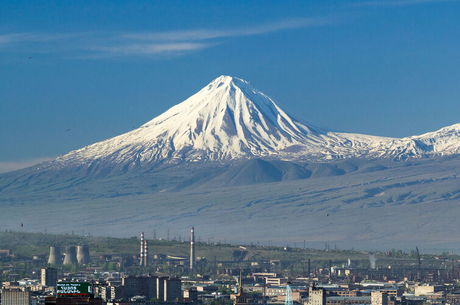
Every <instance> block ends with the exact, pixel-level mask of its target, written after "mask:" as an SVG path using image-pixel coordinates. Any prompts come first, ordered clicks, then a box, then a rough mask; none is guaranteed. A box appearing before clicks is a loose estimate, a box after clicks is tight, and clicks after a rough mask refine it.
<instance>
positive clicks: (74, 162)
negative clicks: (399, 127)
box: [34, 76, 460, 176]
mask: <svg viewBox="0 0 460 305" xmlns="http://www.w3.org/2000/svg"><path fill="white" fill-rule="evenodd" d="M459 152H460V124H457V125H453V126H450V127H446V128H443V129H441V130H439V131H437V132H432V133H427V134H425V135H421V136H414V137H408V138H403V139H393V138H384V137H376V136H368V135H361V134H350V133H338V132H329V131H326V130H324V129H320V128H317V127H314V126H312V125H311V124H308V123H305V122H302V121H301V120H299V119H297V118H294V117H293V116H291V115H289V114H287V113H286V112H285V111H283V110H282V109H281V108H280V107H279V106H277V105H276V104H275V102H274V101H273V100H271V99H270V98H269V97H267V96H266V95H265V94H263V93H262V92H260V91H258V90H257V89H255V88H254V87H252V86H251V85H250V84H249V83H248V82H246V81H244V80H241V79H238V78H234V77H230V76H220V77H218V78H216V79H215V80H213V81H212V82H211V83H209V84H208V85H207V86H206V87H204V88H203V89H201V90H200V91H199V92H198V93H196V94H194V95H193V96H191V97H190V98H188V99H187V100H185V101H184V102H182V103H180V104H178V105H176V106H174V107H172V108H170V109H169V110H168V111H166V112H164V113H163V114H161V115H160V116H158V117H156V118H154V119H153V120H151V121H149V122H147V123H146V124H144V125H142V126H141V127H140V128H138V129H135V130H133V131H130V132H128V133H125V134H122V135H119V136H117V137H114V138H111V139H108V140H105V141H102V142H99V143H95V144H92V145H89V146H86V147H84V148H82V149H78V150H75V151H72V152H70V153H68V154H66V155H63V156H60V157H58V158H57V159H55V160H53V161H51V162H47V163H46V162H45V163H43V164H41V165H40V166H35V167H34V168H35V171H44V170H52V171H56V170H70V171H76V170H80V171H82V170H83V171H85V172H88V173H91V174H92V175H102V176H103V175H106V174H108V173H110V172H112V171H116V172H120V171H121V172H126V171H130V170H133V169H138V168H144V169H146V168H152V167H155V166H157V165H160V164H165V163H166V164H177V163H181V162H202V161H219V162H226V161H232V160H239V159H251V158H261V157H262V158H271V159H282V160H291V161H294V160H297V161H298V160H304V161H316V162H324V161H331V160H340V159H347V158H367V159H376V158H389V159H397V160H401V159H408V158H421V157H429V156H443V155H451V154H458V153H459Z"/></svg>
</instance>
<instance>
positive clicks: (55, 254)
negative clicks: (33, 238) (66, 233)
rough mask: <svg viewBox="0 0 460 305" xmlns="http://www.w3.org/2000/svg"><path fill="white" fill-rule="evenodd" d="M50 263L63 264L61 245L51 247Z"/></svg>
mask: <svg viewBox="0 0 460 305" xmlns="http://www.w3.org/2000/svg"><path fill="white" fill-rule="evenodd" d="M48 264H50V265H60V264H62V259H61V251H60V249H59V247H50V257H49V258H48Z"/></svg>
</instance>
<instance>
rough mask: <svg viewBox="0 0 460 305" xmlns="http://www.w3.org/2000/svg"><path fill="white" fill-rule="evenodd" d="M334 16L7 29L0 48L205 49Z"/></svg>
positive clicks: (95, 53)
mask: <svg viewBox="0 0 460 305" xmlns="http://www.w3.org/2000/svg"><path fill="white" fill-rule="evenodd" d="M335 22H337V18H332V17H322V18H302V19H290V20H283V21H276V22H271V23H264V24H259V25H255V26H247V27H234V28H230V29H187V30H183V31H165V32H140V33H139V32H137V33H117V32H93V33H89V32H87V33H69V34H49V33H36V32H27V33H9V34H3V35H0V52H10V53H11V52H17V53H21V52H23V50H24V48H22V46H24V45H26V44H28V45H27V46H28V48H26V49H27V50H29V49H33V50H34V51H35V52H40V53H50V54H51V53H52V54H59V53H65V54H66V56H71V57H77V58H110V57H127V56H131V57H132V56H154V55H155V56H160V55H184V54H187V53H190V52H194V51H199V50H203V49H207V48H210V47H213V46H216V45H218V44H221V43H222V42H223V39H230V38H236V37H244V36H255V35H262V34H268V33H272V32H276V31H282V30H292V29H300V28H308V27H317V26H324V25H327V24H333V23H335Z"/></svg>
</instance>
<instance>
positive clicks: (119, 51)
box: [86, 42, 210, 56]
mask: <svg viewBox="0 0 460 305" xmlns="http://www.w3.org/2000/svg"><path fill="white" fill-rule="evenodd" d="M209 45H210V44H204V43H189V42H180V43H156V44H153V43H144V44H139V43H136V44H126V45H123V44H121V45H116V46H92V47H88V48H86V49H87V50H88V51H94V52H98V53H102V54H106V55H118V56H123V55H154V54H161V53H172V52H187V51H195V50H201V49H204V48H207V47H208V46H209Z"/></svg>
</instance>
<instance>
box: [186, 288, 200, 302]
mask: <svg viewBox="0 0 460 305" xmlns="http://www.w3.org/2000/svg"><path fill="white" fill-rule="evenodd" d="M184 298H185V299H189V300H190V301H192V302H196V301H198V290H197V289H196V287H190V288H189V289H185V290H184Z"/></svg>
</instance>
